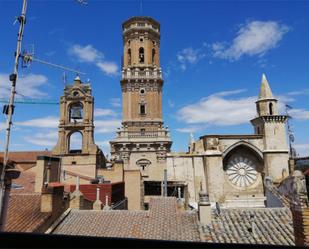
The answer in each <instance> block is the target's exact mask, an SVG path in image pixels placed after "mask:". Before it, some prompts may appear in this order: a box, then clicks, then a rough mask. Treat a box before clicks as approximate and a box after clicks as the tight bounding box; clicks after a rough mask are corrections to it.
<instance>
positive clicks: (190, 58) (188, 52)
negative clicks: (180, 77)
mask: <svg viewBox="0 0 309 249" xmlns="http://www.w3.org/2000/svg"><path fill="white" fill-rule="evenodd" d="M205 56H206V54H205V53H204V52H203V51H202V50H201V49H193V48H192V47H189V48H184V49H183V50H181V51H180V52H178V54H177V60H178V61H179V62H180V68H181V69H182V70H185V69H186V68H187V65H188V64H195V63H197V62H198V61H199V60H200V59H202V58H203V57H205Z"/></svg>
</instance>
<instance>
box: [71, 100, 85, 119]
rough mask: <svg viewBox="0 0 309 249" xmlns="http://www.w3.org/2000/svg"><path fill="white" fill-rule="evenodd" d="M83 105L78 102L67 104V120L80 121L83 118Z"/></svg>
mask: <svg viewBox="0 0 309 249" xmlns="http://www.w3.org/2000/svg"><path fill="white" fill-rule="evenodd" d="M83 109H84V106H83V104H82V103H80V102H74V103H72V104H71V105H70V106H69V121H70V122H71V123H76V122H82V121H83V119H84V110H83Z"/></svg>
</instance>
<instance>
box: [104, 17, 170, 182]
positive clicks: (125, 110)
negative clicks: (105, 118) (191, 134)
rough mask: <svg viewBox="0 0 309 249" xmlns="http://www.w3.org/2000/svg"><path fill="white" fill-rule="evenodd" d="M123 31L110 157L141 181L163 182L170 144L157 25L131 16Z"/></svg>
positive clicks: (146, 18) (123, 26)
mask: <svg viewBox="0 0 309 249" xmlns="http://www.w3.org/2000/svg"><path fill="white" fill-rule="evenodd" d="M122 30H123V33H122V34H123V57H122V58H123V61H122V78H121V81H120V83H121V90H122V127H121V128H119V130H118V131H117V137H116V138H115V139H113V140H112V141H111V142H110V143H111V154H112V158H114V159H122V160H123V161H124V167H125V169H128V170H130V169H132V170H137V169H140V170H141V174H142V176H143V177H144V178H143V179H144V181H148V180H149V181H162V180H163V175H164V169H166V156H167V155H166V154H167V153H168V152H170V148H171V145H172V141H171V138H170V135H169V130H168V128H167V127H164V124H163V117H162V91H163V79H162V71H161V67H160V24H159V23H158V22H157V21H156V20H154V19H153V18H150V17H143V16H139V17H132V18H130V19H129V20H127V21H125V22H124V23H123V25H122Z"/></svg>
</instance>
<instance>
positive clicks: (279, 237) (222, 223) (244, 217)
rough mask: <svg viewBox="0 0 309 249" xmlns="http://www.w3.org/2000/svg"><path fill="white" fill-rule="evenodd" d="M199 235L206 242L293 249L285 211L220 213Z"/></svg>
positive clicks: (289, 218)
mask: <svg viewBox="0 0 309 249" xmlns="http://www.w3.org/2000/svg"><path fill="white" fill-rule="evenodd" d="M250 216H251V217H252V216H253V218H250ZM251 220H253V224H254V226H253V227H254V229H253V231H254V232H251V231H250V229H252V221H251ZM202 231H203V232H202V234H203V240H204V241H206V242H207V241H208V242H216V243H247V244H272V245H295V243H294V233H293V221H292V215H291V213H290V210H289V209H288V208H247V209H245V208H241V209H236V208H235V209H221V213H220V216H216V215H215V213H213V219H212V222H211V225H209V226H203V227H202Z"/></svg>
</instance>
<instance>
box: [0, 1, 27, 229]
mask: <svg viewBox="0 0 309 249" xmlns="http://www.w3.org/2000/svg"><path fill="white" fill-rule="evenodd" d="M26 9H27V0H23V7H22V13H21V16H19V17H17V21H18V22H19V32H18V38H17V48H16V52H15V63H14V68H13V73H12V74H11V75H10V81H11V82H12V87H11V95H10V101H9V108H8V117H7V122H6V127H7V128H6V137H5V149H4V156H3V167H2V170H1V176H0V230H1V231H3V230H4V225H5V217H6V208H5V207H6V206H7V204H8V203H7V201H8V195H9V193H7V194H5V192H6V191H5V184H4V176H5V169H6V167H7V163H8V156H9V142H10V131H11V126H12V116H13V110H14V98H15V93H16V82H17V78H18V62H19V56H20V52H21V43H22V39H23V33H24V27H25V23H26Z"/></svg>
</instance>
